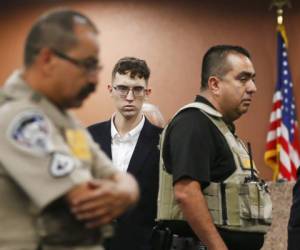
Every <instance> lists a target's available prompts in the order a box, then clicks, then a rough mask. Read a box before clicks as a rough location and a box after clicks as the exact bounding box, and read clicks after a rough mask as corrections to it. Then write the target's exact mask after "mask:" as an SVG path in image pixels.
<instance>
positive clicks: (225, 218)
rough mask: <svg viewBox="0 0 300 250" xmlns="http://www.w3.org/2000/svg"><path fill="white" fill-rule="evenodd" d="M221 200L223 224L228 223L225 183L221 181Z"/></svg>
mask: <svg viewBox="0 0 300 250" xmlns="http://www.w3.org/2000/svg"><path fill="white" fill-rule="evenodd" d="M220 187H221V202H222V220H223V225H228V215H227V204H226V184H225V183H224V182H221V185H220Z"/></svg>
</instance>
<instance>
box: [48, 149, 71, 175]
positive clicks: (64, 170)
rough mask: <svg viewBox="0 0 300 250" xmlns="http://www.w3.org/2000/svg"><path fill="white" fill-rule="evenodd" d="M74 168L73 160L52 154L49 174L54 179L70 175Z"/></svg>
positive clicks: (59, 154) (69, 157)
mask: <svg viewBox="0 0 300 250" xmlns="http://www.w3.org/2000/svg"><path fill="white" fill-rule="evenodd" d="M74 168H75V160H74V159H73V158H72V157H71V156H69V155H66V154H62V153H55V154H53V157H52V160H51V163H50V173H51V175H52V176H54V177H63V176H66V175H68V174H69V173H71V172H72V171H73V170H74Z"/></svg>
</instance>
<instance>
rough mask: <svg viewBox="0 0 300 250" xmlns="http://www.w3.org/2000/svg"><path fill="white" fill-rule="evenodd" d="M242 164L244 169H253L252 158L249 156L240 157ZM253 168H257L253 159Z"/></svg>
mask: <svg viewBox="0 0 300 250" xmlns="http://www.w3.org/2000/svg"><path fill="white" fill-rule="evenodd" d="M240 161H241V165H242V168H243V169H248V170H249V169H251V164H250V159H249V157H240ZM252 164H253V168H254V169H255V170H256V167H255V164H254V161H252Z"/></svg>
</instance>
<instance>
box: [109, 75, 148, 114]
mask: <svg viewBox="0 0 300 250" xmlns="http://www.w3.org/2000/svg"><path fill="white" fill-rule="evenodd" d="M108 89H109V91H110V93H111V96H112V98H113V100H114V102H115V106H116V109H117V113H119V114H121V115H122V116H123V117H124V118H125V119H131V118H135V117H137V116H138V115H139V114H140V113H141V108H142V105H143V103H144V101H145V98H146V96H148V95H149V94H150V90H149V89H147V82H146V80H145V79H144V78H139V77H137V76H136V77H135V78H131V77H130V72H127V73H126V74H119V73H116V75H115V77H114V79H113V82H112V85H109V86H108Z"/></svg>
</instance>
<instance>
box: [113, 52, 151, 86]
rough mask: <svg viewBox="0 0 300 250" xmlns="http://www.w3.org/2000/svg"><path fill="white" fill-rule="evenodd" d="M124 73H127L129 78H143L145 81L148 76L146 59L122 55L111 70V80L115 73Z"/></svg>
mask: <svg viewBox="0 0 300 250" xmlns="http://www.w3.org/2000/svg"><path fill="white" fill-rule="evenodd" d="M117 73H119V74H122V75H125V74H127V73H129V76H130V77H131V78H135V77H136V76H137V77H138V78H144V79H145V80H146V83H148V79H149V77H150V69H149V67H148V65H147V63H146V61H144V60H141V59H138V58H135V57H123V58H121V59H120V60H119V61H118V62H117V63H116V65H115V66H114V69H113V71H112V80H114V79H115V76H116V74H117Z"/></svg>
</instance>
